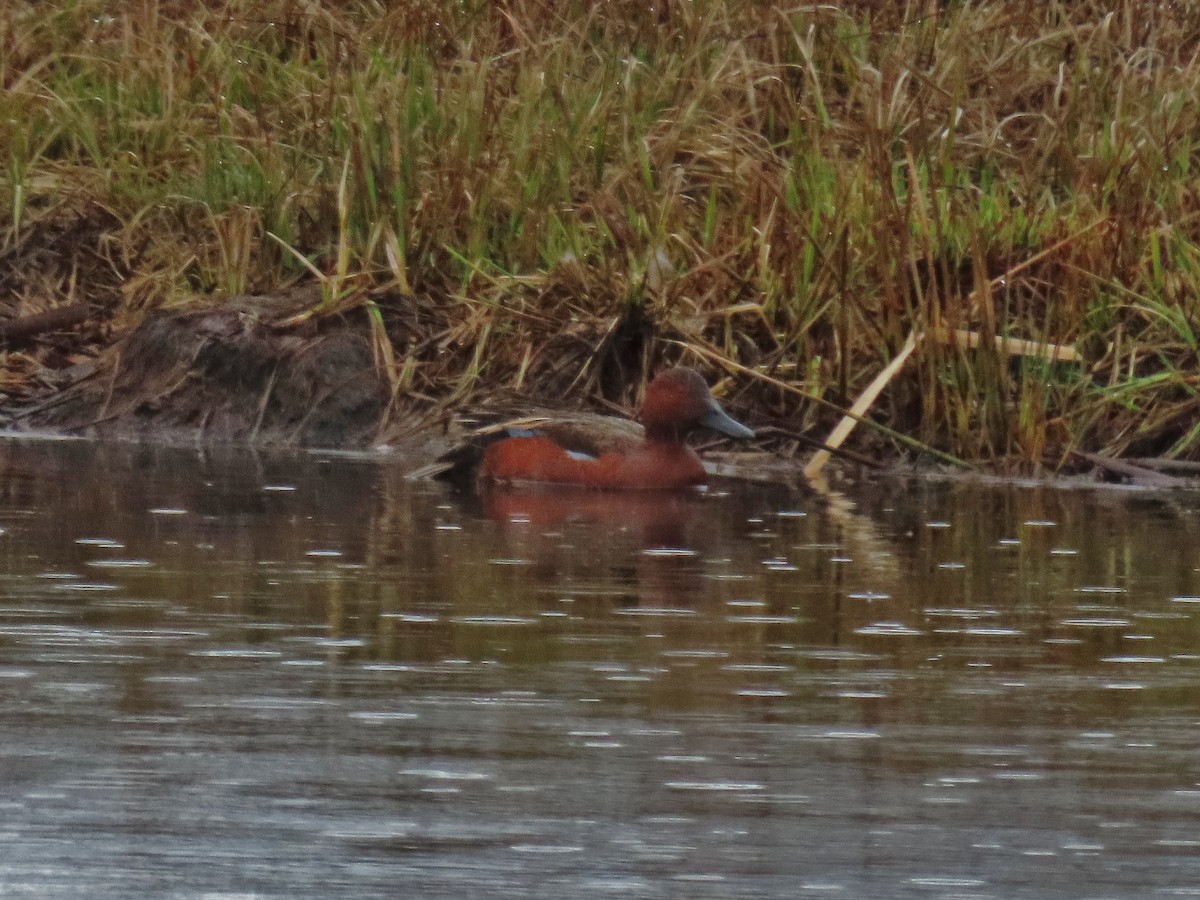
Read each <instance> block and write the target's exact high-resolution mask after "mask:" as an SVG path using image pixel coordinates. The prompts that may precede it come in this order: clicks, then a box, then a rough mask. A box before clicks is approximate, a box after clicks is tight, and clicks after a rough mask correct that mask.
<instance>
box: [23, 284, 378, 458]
mask: <svg viewBox="0 0 1200 900" xmlns="http://www.w3.org/2000/svg"><path fill="white" fill-rule="evenodd" d="M311 302H312V298H311V297H308V296H306V295H303V294H301V295H298V296H292V297H274V298H267V297H244V298H238V299H235V300H234V301H232V302H230V303H227V304H224V305H222V306H221V307H220V308H216V309H204V310H189V311H183V312H156V313H152V314H151V315H149V316H147V317H146V318H145V319H144V320H143V321H142V322H141V323H140V324H139V325H138V326H137V327H135V328H134V329H132V330H131V331H130V332H129V333H128V334H127V335H126V336H125V337H123V338H121V339H119V340H118V341H117V342H116V343H115V344H114V345H113V346H111V347H109V348H108V349H106V350H104V351H103V352H102V353H101V354H100V355H99V356H98V357H97V358H96V359H95V360H93V361H89V362H85V363H82V364H79V365H76V366H74V367H72V368H71V369H68V370H66V371H64V372H63V373H62V376H61V378H62V383H61V384H59V385H53V386H51V388H50V390H49V391H48V392H47V395H46V396H44V397H42V398H39V399H36V400H34V402H32V403H31V404H29V405H28V406H26V407H24V408H21V409H17V410H13V411H11V413H10V415H11V421H12V424H14V425H17V426H24V427H30V428H38V429H51V430H56V431H63V432H69V433H73V434H83V435H94V436H101V437H123V438H145V439H156V438H159V439H168V440H172V441H187V442H202V443H251V444H253V443H263V444H272V445H288V446H334V447H340V446H345V447H365V446H369V445H370V444H371V443H372V442H373V441H375V440H377V439H378V438H379V436H380V430H381V428H382V426H383V424H384V422H385V414H386V412H387V410H388V406H389V400H390V395H389V390H388V386H387V384H386V382H385V381H384V379H383V378H382V377H381V376H380V374H379V372H378V370H377V367H376V365H375V362H374V359H373V356H372V350H371V346H370V343H369V341H368V339H367V337H366V336H365V335H364V334H362V333H360V330H359V329H356V328H354V327H352V326H351V325H349V324H348V323H347V322H345V321H338V320H330V321H329V322H320V321H309V322H305V323H303V324H302V325H298V326H297V325H291V326H286V327H285V326H284V325H283V323H284V322H286V321H287V320H288V319H290V318H293V317H295V316H296V315H297V314H299V313H300V312H302V311H303V310H304V309H305V308H306V307H307V306H310V305H311Z"/></svg>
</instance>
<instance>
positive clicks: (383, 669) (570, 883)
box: [0, 443, 1200, 898]
mask: <svg viewBox="0 0 1200 900" xmlns="http://www.w3.org/2000/svg"><path fill="white" fill-rule="evenodd" d="M0 469H2V470H3V479H2V480H0V484H2V485H3V494H2V496H0V527H2V528H3V533H2V534H0V585H2V587H0V736H2V741H0V896H4V897H9V896H23V895H24V896H38V897H42V896H51V897H89V898H90V897H129V896H170V897H197V898H201V897H203V898H233V897H239V898H240V897H272V898H274V897H296V896H314V897H393V896H400V897H546V898H560V897H561V898H566V897H585V896H586V897H604V896H614V897H682V898H707V897H714V898H716V897H720V898H725V897H835V898H842V897H846V898H860V897H919V898H934V897H954V898H985V897H1003V898H1010V897H1030V898H1048V897H1103V898H1126V897H1143V896H1145V897H1181V896H1183V897H1187V896H1200V753H1198V749H1200V573H1198V571H1197V567H1198V566H1200V554H1198V553H1197V534H1198V532H1200V516H1198V512H1197V508H1198V502H1197V501H1198V500H1200V498H1197V497H1196V496H1194V495H1189V496H1176V497H1174V498H1171V497H1164V496H1158V497H1155V496H1150V495H1144V494H1143V495H1139V494H1132V493H1117V492H1088V491H1056V490H1049V489H1023V490H1019V489H1007V488H1006V489H985V488H981V487H978V486H974V487H968V486H961V485H959V486H931V485H915V486H914V485H886V486H882V487H880V486H866V487H864V488H863V489H862V490H861V494H860V496H857V497H855V498H852V500H849V499H844V498H843V499H838V500H835V501H834V502H832V503H830V502H827V501H825V500H822V499H818V498H816V497H814V496H812V495H803V494H791V493H789V492H787V491H786V490H784V489H782V488H771V489H764V488H761V487H745V486H740V485H732V486H731V485H726V486H724V487H723V488H722V489H720V490H714V491H710V493H709V494H708V495H707V496H703V497H691V498H686V499H676V500H671V501H667V500H664V499H663V498H655V499H654V500H653V501H648V500H647V499H646V498H637V497H623V498H620V497H618V498H613V497H607V498H605V497H598V496H596V495H582V496H579V495H576V496H572V495H565V496H564V495H554V494H551V495H541V496H539V495H533V496H529V495H526V496H524V497H517V498H513V497H511V496H507V497H506V496H501V497H498V498H493V500H492V502H491V503H490V505H489V506H488V508H487V509H481V508H480V507H479V505H478V504H475V505H474V507H472V505H471V504H464V502H463V501H462V500H461V499H460V498H456V497H454V496H452V495H450V494H449V493H447V492H446V491H445V490H444V489H443V488H441V487H440V486H436V485H411V484H406V483H405V482H404V481H403V480H402V479H401V478H400V477H399V473H398V471H397V469H396V468H395V467H394V466H391V465H388V464H386V463H385V464H379V463H376V462H363V461H356V460H351V459H345V458H336V457H329V456H296V457H285V458H278V457H276V458H268V457H255V456H251V455H236V454H226V455H223V456H208V457H200V456H196V455H193V454H188V453H182V452H178V451H163V450H139V449H136V448H130V447H103V446H101V447H97V446H93V445H83V444H65V443H58V444H55V443H0ZM568 512H569V513H571V515H572V516H573V517H574V518H564V515H565V514H566V513H568ZM485 513H486V514H490V515H491V516H493V517H495V518H488V517H487V516H486V515H485Z"/></svg>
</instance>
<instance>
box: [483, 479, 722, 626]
mask: <svg viewBox="0 0 1200 900" xmlns="http://www.w3.org/2000/svg"><path fill="white" fill-rule="evenodd" d="M479 499H480V501H481V504H482V512H483V514H484V515H486V516H487V517H488V518H490V519H493V520H495V521H498V522H502V523H504V524H505V530H506V533H507V535H508V539H510V540H518V539H519V538H520V536H521V534H522V533H526V532H528V531H529V530H532V532H533V534H534V535H535V538H534V540H535V541H536V544H537V548H536V549H533V548H531V549H532V553H533V554H537V553H539V552H543V553H544V552H545V546H546V543H545V541H544V539H543V535H544V534H545V532H546V531H547V530H551V529H557V528H559V527H561V526H563V525H566V524H570V523H586V524H587V525H588V526H592V527H594V528H598V529H600V530H602V531H603V533H604V538H603V539H602V541H601V543H599V544H598V545H597V552H596V555H595V559H594V562H596V563H600V564H602V565H604V566H605V569H606V572H607V575H606V577H608V578H615V579H616V580H617V581H618V582H620V583H623V584H624V585H625V586H627V587H628V588H629V589H630V590H629V600H630V603H631V605H635V606H639V607H646V608H651V607H654V608H664V607H669V608H679V607H687V606H690V605H692V604H694V603H695V602H696V600H697V598H699V597H702V596H704V594H703V591H704V565H703V561H702V560H701V559H700V557H699V554H698V553H697V552H696V551H694V550H693V549H692V548H691V544H690V542H689V539H688V530H689V525H690V524H691V523H692V522H693V521H695V520H702V517H703V516H704V514H705V512H706V507H707V508H708V510H709V511H711V508H712V502H711V499H709V498H705V496H704V495H703V494H700V493H698V492H696V491H692V490H677V491H653V492H650V491H588V490H584V489H580V488H567V487H560V488H556V489H547V488H544V487H526V488H522V489H520V490H517V489H513V488H511V487H508V486H504V485H494V486H491V487H485V488H483V489H482V490H481V491H480V494H479ZM710 514H711V512H710ZM556 543H557V542H556ZM631 549H632V553H631V552H630V550H631ZM626 562H628V565H626V564H625V563H626ZM614 563H615V564H616V565H615V566H614V565H613V564H614ZM553 577H554V578H556V579H557V577H558V573H554V575H553Z"/></svg>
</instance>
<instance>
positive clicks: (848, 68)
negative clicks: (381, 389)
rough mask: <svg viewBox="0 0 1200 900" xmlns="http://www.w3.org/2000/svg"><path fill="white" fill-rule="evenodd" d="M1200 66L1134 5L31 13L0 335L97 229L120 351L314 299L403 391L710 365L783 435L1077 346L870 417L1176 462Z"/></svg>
mask: <svg viewBox="0 0 1200 900" xmlns="http://www.w3.org/2000/svg"><path fill="white" fill-rule="evenodd" d="M1198 50H1200V10H1196V9H1194V8H1193V7H1192V6H1190V5H1188V4H1178V3H1165V2H1162V3H1159V2H1148V0H1129V2H1126V3H1124V4H1120V5H1118V6H1117V8H1116V9H1115V10H1114V9H1113V8H1112V4H1101V3H1098V2H1060V3H1048V4H1040V5H1029V4H1026V5H1020V4H1007V3H979V4H963V3H933V2H919V3H918V2H910V3H907V4H896V3H884V2H858V3H846V4H841V5H837V6H815V5H811V4H799V3H780V2H753V0H723V2H716V0H694V2H677V0H658V2H656V3H654V4H646V3H637V2H599V0H592V2H575V3H555V2H549V0H508V2H505V3H493V2H482V0H480V2H468V0H461V2H457V3H440V2H432V0H430V2H421V0H412V2H408V3H401V4H394V5H385V4H379V3H375V2H367V0H347V2H343V3H339V4H307V3H295V2H271V0H267V2H258V3H250V2H248V0H225V2H210V3H207V4H203V5H202V6H201V7H200V8H197V7H196V6H195V5H193V4H184V3H155V2H150V0H145V2H141V0H139V2H133V0H130V2H127V3H125V4H123V5H122V4H114V3H112V2H111V0H106V2H100V0H78V2H73V3H69V4H66V3H64V4H60V5H59V7H58V8H57V9H54V10H50V11H47V9H46V8H45V6H44V4H40V3H32V2H25V3H21V2H18V3H15V4H9V6H8V7H6V11H5V12H3V13H0V83H2V84H3V86H4V91H3V93H2V94H0V149H3V150H4V154H3V156H4V158H5V159H6V160H7V165H6V166H5V167H4V169H3V171H0V197H2V198H3V199H2V200H0V211H2V212H3V221H4V223H5V224H4V230H3V233H2V234H0V267H3V268H0V279H7V280H6V281H5V282H4V283H5V284H7V285H9V286H10V291H9V297H8V304H9V307H10V311H11V312H12V313H14V314H17V313H20V312H21V311H26V310H36V309H38V308H45V307H46V306H49V305H53V304H55V303H59V302H65V300H64V298H65V297H66V296H67V295H68V294H69V293H72V295H73V296H78V294H79V292H80V291H83V292H84V293H85V294H86V293H87V291H88V286H87V285H82V286H81V285H80V284H79V282H78V278H76V279H75V280H74V281H72V279H71V277H70V275H69V273H67V274H62V273H60V274H59V275H58V276H54V277H51V278H49V279H42V280H40V281H36V280H34V279H32V278H29V277H26V273H25V272H24V271H23V267H24V266H26V265H27V260H28V259H29V258H30V256H31V254H34V253H36V252H37V248H38V245H39V243H40V241H41V237H40V236H42V235H44V234H45V233H47V229H54V228H59V229H61V228H64V227H68V226H69V224H70V223H71V222H73V221H76V222H84V223H92V222H98V221H103V222H105V223H106V227H105V228H104V230H103V234H102V235H100V236H98V237H97V238H96V240H95V242H94V250H95V253H94V255H95V257H96V258H97V259H101V258H102V259H105V260H107V261H108V263H107V265H108V266H109V268H110V269H111V271H112V272H115V273H117V274H118V276H119V278H118V279H117V280H118V282H119V290H118V291H117V295H116V296H114V295H113V293H112V291H111V290H107V289H106V291H101V292H98V293H96V294H95V295H89V297H90V299H91V300H92V302H93V303H94V304H95V306H96V307H97V317H98V318H101V319H103V320H105V321H111V322H115V323H116V324H117V325H118V327H124V326H125V325H128V324H131V323H134V322H136V321H137V320H138V319H139V317H140V316H141V315H143V314H144V312H145V311H146V310H148V309H152V308H156V307H163V306H173V305H181V304H184V305H186V304H192V303H195V302H197V301H202V302H213V300H214V299H217V300H219V299H220V298H222V297H231V296H236V295H239V294H243V293H247V292H275V291H278V290H280V289H281V288H283V287H286V286H289V285H291V284H293V283H295V282H299V281H306V280H320V282H321V284H322V287H323V295H322V300H321V303H320V305H319V307H318V308H317V309H315V310H314V314H316V315H331V314H340V313H344V314H347V315H361V314H362V313H360V312H357V310H363V309H365V310H366V314H367V315H369V316H370V317H371V321H372V322H373V323H375V326H374V327H375V329H376V331H375V333H376V346H377V348H378V358H379V360H380V364H381V365H384V366H386V367H387V368H388V369H389V371H390V374H391V377H392V379H393V385H394V387H395V390H396V394H397V397H398V398H400V399H403V398H425V399H424V400H420V402H422V403H438V402H443V403H445V402H450V401H453V402H455V403H460V402H468V401H469V399H470V398H471V397H472V396H473V395H475V394H477V393H478V392H479V391H480V390H481V389H483V387H485V386H488V387H495V386H505V387H516V388H517V389H520V390H528V391H540V392H542V393H543V394H545V393H550V394H556V395H559V396H561V395H563V394H564V393H566V392H568V391H571V392H574V394H575V395H576V396H583V395H587V396H594V397H604V398H607V399H609V400H614V401H620V402H628V401H629V400H631V399H632V397H631V394H630V393H629V386H630V385H631V384H632V383H635V382H636V381H637V377H636V376H638V375H639V374H641V373H642V372H644V371H645V370H646V369H649V368H651V367H653V366H656V365H658V364H660V363H662V362H664V361H669V360H683V361H686V362H689V363H691V364H695V365H699V366H701V367H702V368H711V369H721V368H722V367H723V366H722V363H721V361H722V360H727V361H728V362H729V364H730V365H726V366H724V368H726V369H727V370H728V371H736V372H738V373H739V375H738V383H739V385H740V387H741V389H742V390H741V391H740V392H739V393H738V395H737V396H735V397H734V398H733V400H734V403H735V405H737V404H738V403H743V404H745V405H746V406H753V407H754V408H755V410H756V411H757V419H758V420H759V421H774V422H776V423H779V424H782V425H785V426H786V427H787V428H789V429H791V430H802V429H805V428H810V427H813V426H816V425H820V426H821V427H824V426H825V425H827V424H828V423H829V422H831V421H833V418H834V416H835V412H834V411H832V410H831V409H830V408H829V406H828V405H827V404H832V405H833V406H835V407H844V406H848V405H849V402H850V400H851V399H852V398H853V397H854V395H855V394H856V393H857V392H858V391H859V390H861V389H862V387H863V386H865V385H866V383H868V382H869V381H870V380H871V378H873V377H874V375H875V373H876V372H878V371H879V370H880V369H881V368H882V367H883V365H885V364H886V362H887V360H888V359H890V358H891V356H892V355H894V354H895V353H896V351H897V350H898V349H899V347H900V346H901V345H902V344H903V342H904V341H905V339H906V338H907V336H908V334H909V333H910V332H911V331H913V330H918V331H927V330H930V329H933V328H938V327H946V328H961V329H970V330H973V331H976V332H978V333H979V334H980V335H981V337H982V338H983V340H982V345H981V346H982V347H983V348H991V347H993V346H994V343H993V342H991V340H990V339H991V338H993V337H995V336H997V335H1000V336H1012V337H1017V338H1025V339H1029V340H1033V341H1042V342H1055V343H1059V342H1061V343H1071V344H1074V345H1076V346H1077V347H1078V348H1079V349H1080V351H1081V353H1082V354H1083V357H1084V360H1085V362H1084V363H1082V364H1077V363H1047V362H1045V361H1044V360H1037V359H1026V358H1012V357H1009V356H1008V355H1006V354H1003V353H1000V352H998V351H994V350H991V349H963V348H961V347H959V346H955V345H949V344H939V343H936V342H933V341H927V342H925V343H923V344H922V346H921V347H920V348H919V351H918V353H917V354H916V355H915V357H914V361H913V362H912V363H911V364H910V365H909V367H908V368H907V369H906V370H905V372H904V373H903V374H902V375H901V377H900V378H899V379H897V381H895V382H894V383H893V384H892V386H891V388H890V389H889V391H888V392H886V393H885V395H884V398H883V400H882V401H881V405H880V406H879V407H878V408H877V409H876V410H875V413H874V414H875V415H876V416H877V417H879V418H880V419H881V420H882V421H884V422H886V423H888V424H889V425H891V426H892V427H893V428H896V429H899V430H901V431H904V432H907V433H909V434H911V435H912V436H914V437H916V438H918V439H919V440H921V441H924V442H926V443H928V444H930V445H933V446H936V447H938V448H940V449H943V450H946V451H949V452H951V453H953V454H955V455H959V456H963V457H970V458H978V457H990V456H1004V457H1012V456H1015V457H1019V458H1023V459H1028V460H1032V461H1041V460H1043V459H1046V458H1049V459H1058V458H1061V457H1062V454H1063V453H1064V452H1065V451H1066V450H1067V449H1069V448H1071V447H1086V448H1091V449H1100V450H1104V451H1106V452H1111V453H1124V452H1137V453H1139V454H1157V453H1166V454H1172V455H1180V456H1186V457H1192V458H1194V457H1196V456H1198V455H1200V450H1198V446H1200V444H1198V440H1200V426H1198V425H1197V422H1198V421H1200V417H1198V416H1197V415H1196V413H1197V402H1196V390H1195V385H1196V374H1195V373H1196V371H1197V358H1196V357H1197V341H1196V334H1195V323H1196V322H1197V320H1198V318H1200V317H1198V316H1197V309H1196V303H1197V301H1196V297H1197V286H1198V285H1197V279H1198V271H1200V270H1198V259H1200V256H1198V250H1197V246H1198V239H1200V228H1198V215H1197V214H1198V211H1200V203H1198V202H1197V192H1198V190H1200V189H1198V188H1197V185H1198V184H1200V181H1197V179H1196V167H1197V165H1200V157H1198V156H1197V148H1198V144H1200V108H1198V107H1200V93H1198V92H1197V91H1196V89H1195V85H1196V84H1198V83H1200V61H1198V58H1197V52H1198ZM64 223H66V224H64ZM1051 247H1054V248H1056V249H1055V250H1054V252H1052V253H1048V254H1047V253H1044V251H1046V250H1047V248H1051ZM301 257H302V258H303V260H304V262H301V259H300V258H301ZM1031 259H1036V260H1037V261H1036V262H1035V263H1034V264H1032V265H1024V264H1025V263H1026V262H1027V261H1029V260H1031ZM1006 273H1012V274H1011V276H1009V275H1006ZM18 362H19V363H20V365H27V362H25V361H24V358H22V359H21V360H18ZM14 364H16V363H14ZM759 376H765V377H759ZM780 382H782V383H784V384H786V385H787V389H781V388H780V387H779V386H778V383H780ZM805 398H810V399H809V400H806V399H805ZM813 399H815V400H819V401H824V402H811V400H813Z"/></svg>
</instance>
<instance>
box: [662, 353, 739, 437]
mask: <svg viewBox="0 0 1200 900" xmlns="http://www.w3.org/2000/svg"><path fill="white" fill-rule="evenodd" d="M641 422H642V425H643V426H644V427H645V429H646V437H648V438H649V439H650V440H659V441H678V440H682V439H683V436H684V435H685V434H687V433H688V432H689V431H692V430H693V429H695V428H711V429H712V430H713V431H719V432H720V433H721V434H727V435H729V436H730V437H734V438H742V439H746V438H752V437H754V432H753V431H751V430H750V429H749V428H747V427H746V426H745V425H743V424H742V423H741V422H738V421H736V420H735V419H733V418H731V417H730V416H729V415H728V414H727V413H726V412H725V410H723V409H721V405H720V404H719V403H717V400H716V398H715V397H714V396H713V395H712V392H711V391H710V390H709V389H708V385H707V384H706V383H705V381H704V379H703V378H701V377H700V374H699V373H698V372H694V371H692V370H691V369H683V368H677V369H667V370H666V371H664V372H660V373H659V374H658V376H657V377H655V379H654V380H653V381H651V382H650V385H649V386H648V387H647V388H646V401H645V403H643V404H642V414H641Z"/></svg>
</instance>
